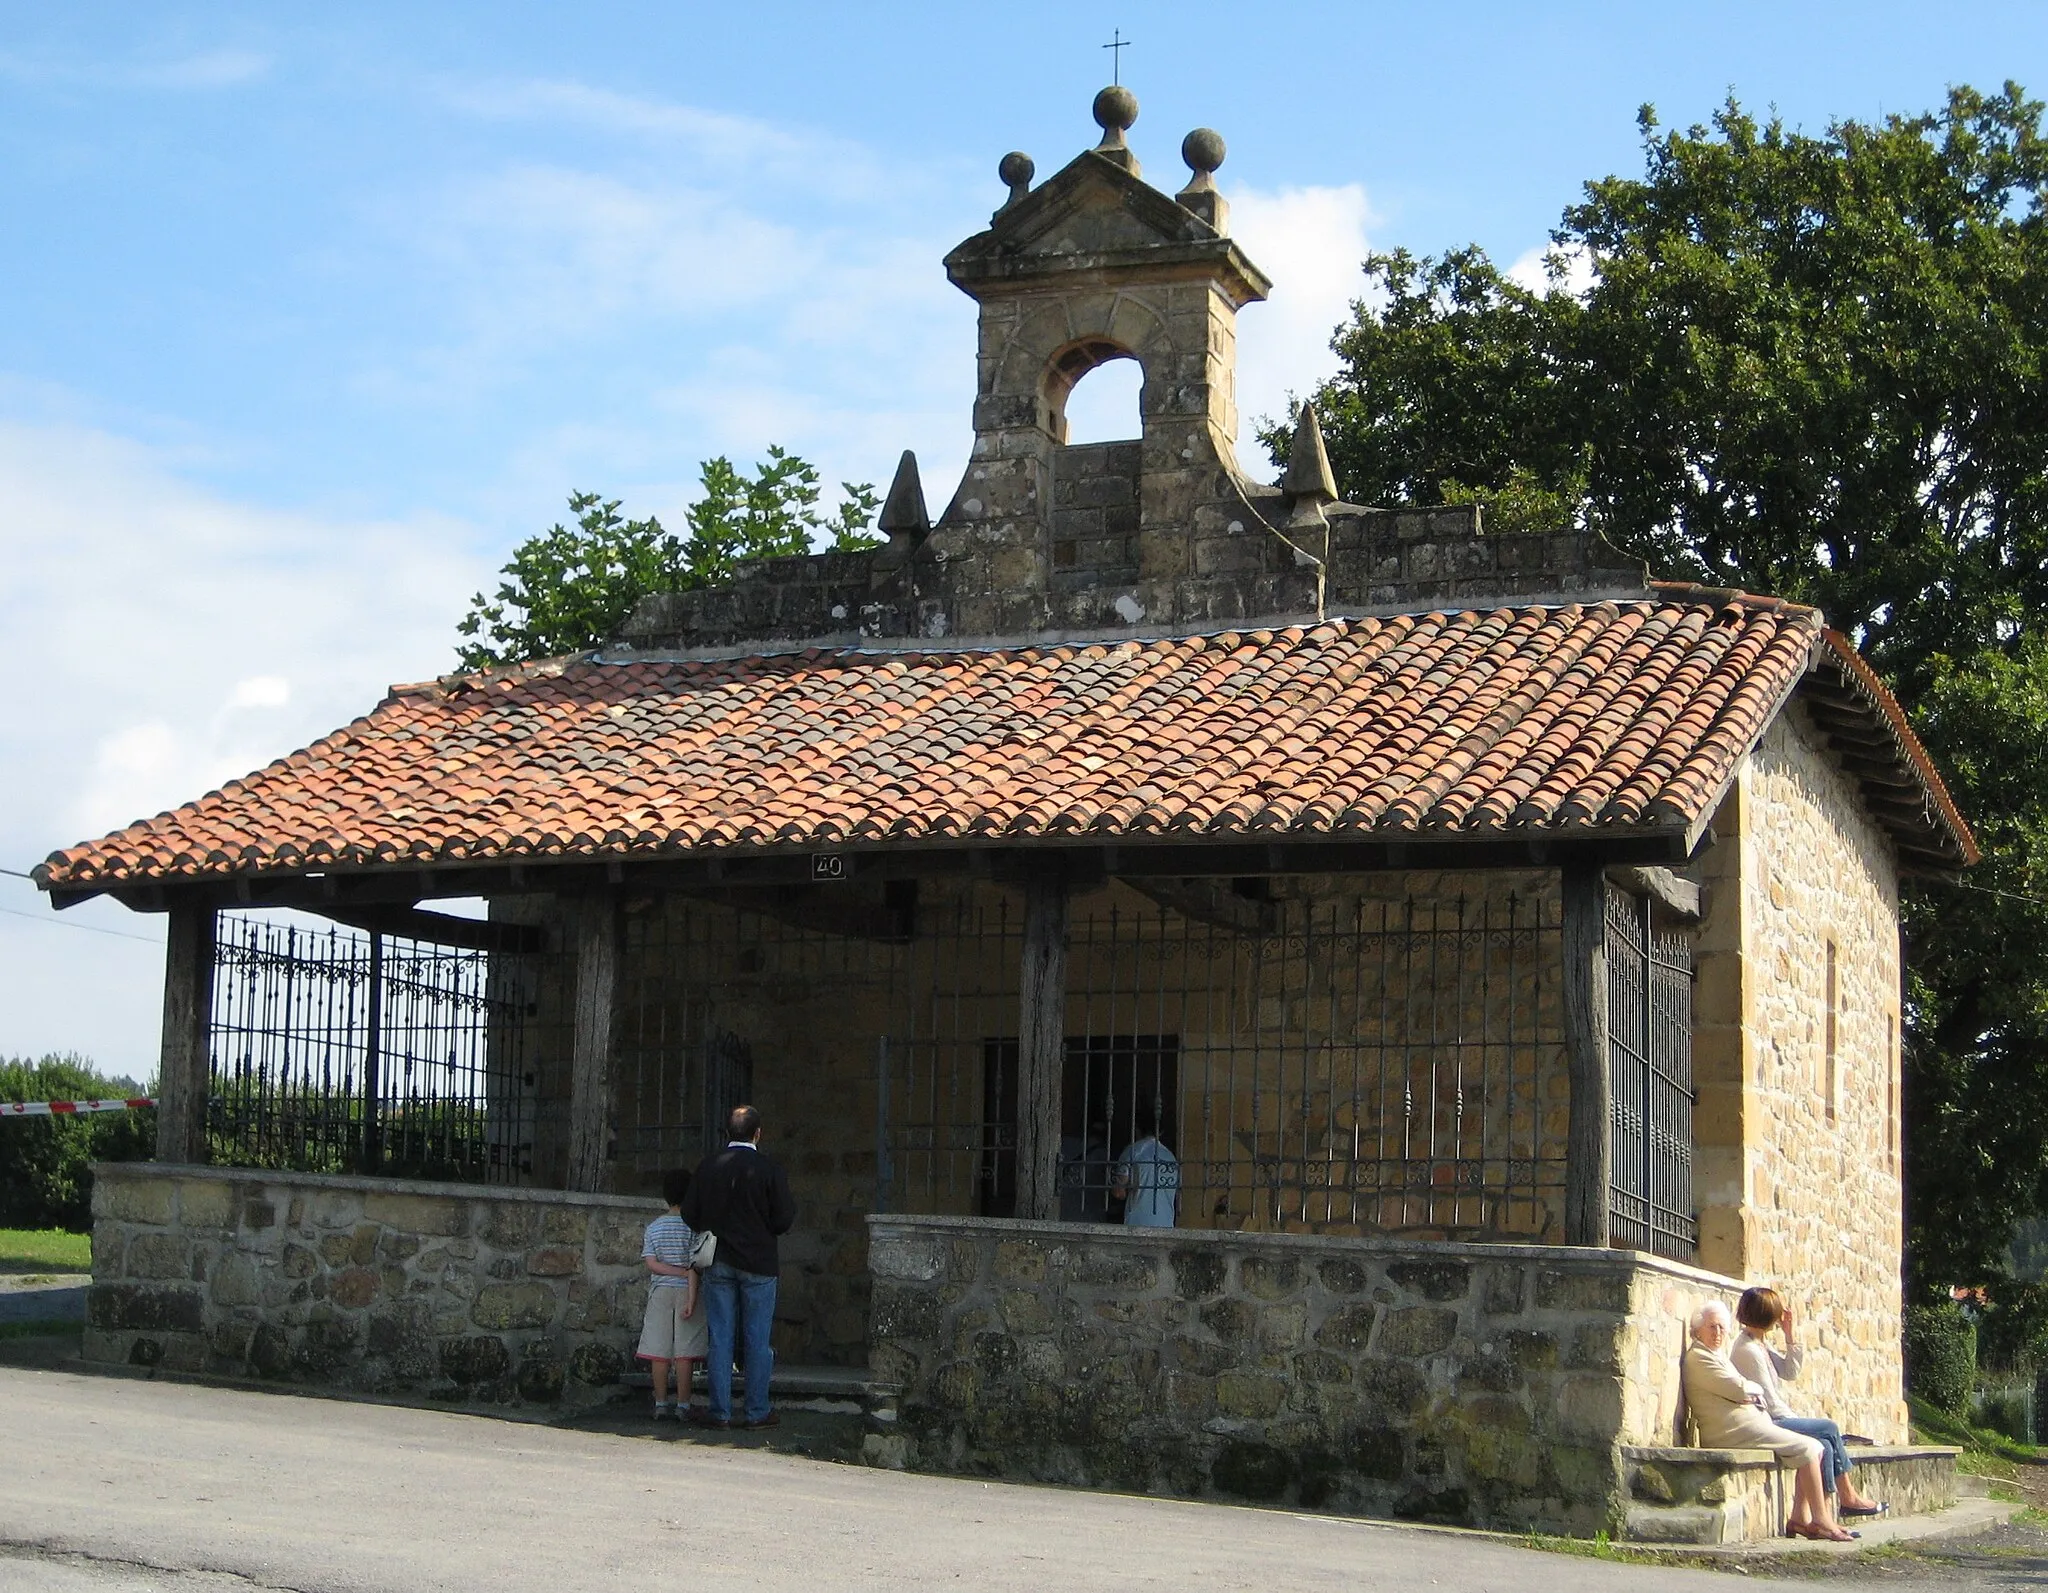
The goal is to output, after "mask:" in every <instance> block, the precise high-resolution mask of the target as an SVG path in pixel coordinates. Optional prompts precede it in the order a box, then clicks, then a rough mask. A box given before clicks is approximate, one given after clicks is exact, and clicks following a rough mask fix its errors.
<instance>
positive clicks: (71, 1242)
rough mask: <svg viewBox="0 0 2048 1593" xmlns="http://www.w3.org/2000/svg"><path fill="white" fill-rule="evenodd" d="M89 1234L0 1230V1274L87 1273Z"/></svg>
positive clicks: (90, 1263) (88, 1267) (88, 1264)
mask: <svg viewBox="0 0 2048 1593" xmlns="http://www.w3.org/2000/svg"><path fill="white" fill-rule="evenodd" d="M90 1271H92V1235H91V1234H89V1233H69V1232H67V1231H65V1230H64V1229H62V1228H0V1272H50V1273H65V1272H90Z"/></svg>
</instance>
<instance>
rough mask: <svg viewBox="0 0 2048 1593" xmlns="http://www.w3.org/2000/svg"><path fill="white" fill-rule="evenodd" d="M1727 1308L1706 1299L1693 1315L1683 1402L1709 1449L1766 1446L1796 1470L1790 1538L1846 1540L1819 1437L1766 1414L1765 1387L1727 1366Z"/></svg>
mask: <svg viewBox="0 0 2048 1593" xmlns="http://www.w3.org/2000/svg"><path fill="white" fill-rule="evenodd" d="M1730 1329H1731V1323H1730V1321H1729V1317H1728V1307H1726V1306H1725V1305H1723V1304H1721V1302H1720V1301H1718V1300H1710V1301H1708V1302H1707V1304H1705V1305H1703V1306H1701V1307H1700V1308H1699V1310H1698V1311H1696V1312H1694V1313H1693V1319H1692V1343H1691V1344H1689V1345H1687V1346H1686V1351H1685V1363H1684V1370H1683V1379H1682V1380H1683V1383H1684V1387H1685V1403H1686V1406H1687V1408H1688V1409H1690V1410H1691V1412H1692V1419H1693V1424H1694V1426H1695V1427H1696V1428H1697V1429H1698V1431H1699V1441H1700V1444H1701V1447H1703V1448H1707V1449H1768V1450H1771V1451H1772V1452H1773V1453H1774V1454H1776V1455H1777V1457H1778V1464H1779V1465H1781V1466H1794V1467H1797V1468H1798V1471H1797V1475H1796V1476H1795V1477H1794V1478H1793V1482H1792V1516H1791V1519H1790V1520H1789V1521H1787V1522H1786V1523H1785V1536H1787V1537H1788V1538H1817V1539H1822V1540H1825V1541H1827V1542H1831V1543H1846V1542H1847V1541H1848V1540H1849V1539H1851V1538H1853V1537H1855V1536H1856V1534H1855V1533H1853V1532H1845V1531H1843V1530H1842V1528H1840V1527H1838V1526H1836V1525H1835V1523H1834V1521H1833V1520H1832V1519H1830V1517H1829V1514H1828V1496H1827V1491H1826V1490H1825V1489H1824V1488H1822V1487H1821V1482H1820V1454H1821V1448H1820V1441H1819V1440H1818V1439H1815V1438H1808V1437H1807V1436H1806V1435H1805V1434H1804V1433H1792V1432H1787V1431H1786V1430H1785V1429H1784V1428H1782V1427H1780V1426H1778V1425H1777V1424H1776V1423H1775V1422H1773V1421H1772V1420H1771V1419H1770V1417H1768V1416H1766V1415H1765V1414H1764V1410H1763V1398H1764V1394H1763V1390H1762V1389H1760V1388H1758V1387H1757V1386H1756V1384H1754V1383H1752V1382H1750V1381H1749V1379H1747V1378H1746V1377H1744V1376H1743V1375H1742V1374H1741V1373H1740V1372H1738V1371H1736V1370H1735V1368H1734V1367H1733V1366H1732V1365H1730V1364H1729V1361H1728V1338H1729V1333H1730Z"/></svg>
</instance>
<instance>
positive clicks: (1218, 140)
mask: <svg viewBox="0 0 2048 1593" xmlns="http://www.w3.org/2000/svg"><path fill="white" fill-rule="evenodd" d="M1180 158H1181V159H1182V160H1184V161H1186V162H1187V163H1188V169H1189V170H1190V171H1197V172H1203V173H1208V172H1212V171H1214V170H1215V169H1216V168H1217V167H1218V166H1221V165H1222V164H1223V135H1222V134H1221V133H1219V132H1217V131H1216V129H1215V128H1213V127H1198V128H1196V129H1195V130H1194V131H1193V132H1192V133H1190V134H1188V136H1187V137H1186V138H1183V139H1182V140H1181V141H1180Z"/></svg>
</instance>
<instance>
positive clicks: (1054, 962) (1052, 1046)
mask: <svg viewBox="0 0 2048 1593" xmlns="http://www.w3.org/2000/svg"><path fill="white" fill-rule="evenodd" d="M1017 991H1018V996H1017V1008H1018V1012H1017V1215H1018V1216H1019V1217H1025V1218H1030V1219H1033V1220H1035V1221H1039V1222H1052V1221H1055V1220H1057V1219H1058V1217H1059V1214H1060V1189H1059V1155H1060V1085H1061V1083H1062V1081H1063V1078H1064V1076H1065V1073H1066V1062H1067V1039H1066V1029H1067V882H1066V880H1065V879H1064V878H1062V877H1061V876H1060V875H1058V874H1045V875H1038V876H1034V877H1033V878H1032V879H1031V880H1030V882H1029V883H1028V884H1027V885H1026V886H1025V894H1024V964H1023V968H1022V970H1021V972H1020V975H1019V978H1018V985H1017Z"/></svg>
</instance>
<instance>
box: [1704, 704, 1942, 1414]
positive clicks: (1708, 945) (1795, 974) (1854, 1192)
mask: <svg viewBox="0 0 2048 1593" xmlns="http://www.w3.org/2000/svg"><path fill="white" fill-rule="evenodd" d="M1714 829H1715V833H1716V836H1717V841H1716V844H1715V845H1714V846H1713V847H1712V848H1710V849H1709V851H1708V852H1707V854H1706V856H1705V857H1704V859H1703V872H1702V878H1703V880H1704V881H1705V882H1706V884H1707V885H1708V888H1709V896H1710V899H1711V902H1712V908H1711V911H1710V913H1709V916H1708V920H1707V922H1706V924H1705V925H1703V927H1702V932H1701V937H1700V958H1699V983H1698V990H1697V994H1696V996H1695V1000H1694V1020H1695V1038H1694V1051H1693V1054H1694V1077H1695V1082H1696V1085H1697V1088H1698V1092H1699V1103H1698V1110H1697V1117H1696V1135H1697V1139H1698V1155H1697V1163H1696V1168H1697V1170H1696V1179H1697V1183H1696V1186H1695V1189H1696V1194H1697V1197H1698V1201H1699V1207H1700V1262H1701V1264H1702V1265H1703V1266H1709V1267H1712V1268H1713V1269H1714V1270H1715V1271H1717V1272H1723V1273H1726V1274H1727V1275H1728V1276H1730V1277H1734V1278H1740V1279H1743V1280H1744V1281H1745V1282H1750V1283H1769V1284H1772V1285H1773V1286H1775V1287H1777V1288H1778V1289H1780V1290H1782V1291H1783V1292H1784V1293H1785V1294H1786V1295H1787V1297H1788V1298H1789V1299H1790V1300H1792V1301H1793V1302H1794V1304H1795V1306H1796V1307H1797V1309H1798V1310H1799V1312H1800V1314H1801V1320H1800V1335H1801V1338H1802V1340H1803V1341H1804V1342H1805V1344H1806V1345H1807V1348H1808V1354H1807V1363H1806V1368H1805V1370H1804V1371H1803V1372H1802V1373H1801V1376H1800V1380H1799V1383H1798V1385H1797V1389H1796V1392H1795V1393H1794V1394H1793V1395H1792V1398H1793V1402H1794V1404H1795V1405H1796V1406H1798V1407H1799V1408H1800V1409H1802V1410H1812V1411H1814V1412H1816V1413H1818V1414H1825V1415H1828V1416H1831V1417H1833V1418H1835V1419H1836V1420H1837V1421H1839V1422H1840V1423H1841V1424H1842V1425H1843V1427H1844V1428H1846V1429H1848V1430H1850V1431H1853V1432H1860V1433H1864V1434H1866V1435H1868V1436H1870V1437H1872V1438H1876V1439H1879V1440H1881V1441H1885V1442H1893V1443H1897V1442H1903V1441H1904V1440H1905V1438H1906V1435H1907V1424H1906V1408H1905V1402H1904V1391H1903V1386H1902V1377H1901V1362H1900V1351H1899V1334H1900V1322H1901V1294H1900V1278H1899V1255H1900V1251H1901V1249H1902V1246H1903V1243H1904V1233H1903V1228H1902V1211H1901V1185H1900V1176H1899V1160H1898V1153H1899V1121H1898V1111H1899V1080H1898V1067H1899V1053H1898V1047H1899V969H1900V961H1899V934H1898V866H1897V862H1896V857H1895V851H1894V847H1893V843H1892V842H1891V840H1890V839H1889V838H1888V837H1887V836H1886V834H1885V833H1884V832H1883V831H1882V830H1881V829H1880V828H1879V827H1878V825H1877V824H1876V823H1875V821H1874V820H1873V819H1872V818H1871V816H1870V814H1869V811H1868V809H1867V808H1866V807H1865V806H1864V804H1863V802H1862V801H1861V799H1860V798H1859V796H1858V794H1857V792H1856V789H1855V788H1854V786H1852V785H1851V784H1850V783H1849V781H1848V780H1847V779H1845V778H1844V776H1843V774H1842V773H1841V771H1840V769H1839V768H1838V767H1837V765H1836V763H1835V761H1834V760H1833V758H1832V757H1831V756H1830V755H1829V754H1828V753H1827V752H1826V751H1825V750H1824V746H1823V744H1822V742H1821V741H1820V739H1819V737H1818V736H1817V734H1816V732H1815V731H1814V729H1813V727H1812V726H1811V724H1810V722H1809V721H1808V719H1807V716H1806V713H1805V711H1804V709H1803V707H1802V706H1800V705H1799V704H1797V703H1795V704H1792V705H1790V706H1789V707H1788V708H1787V710H1786V711H1785V713H1783V714H1782V715H1780V717H1779V718H1778V719H1777V720H1776V721H1775V722H1774V723H1773V724H1772V726H1771V728H1770V729H1769V730H1768V731H1767V732H1766V733H1765V735H1764V738H1763V740H1762V742H1761V743H1760V744H1759V745H1758V747H1757V748H1756V750H1755V751H1754V752H1753V753H1751V755H1750V756H1749V758H1748V759H1747V761H1746V762H1745V764H1744V767H1743V769H1742V772H1741V774H1740V776H1739V778H1738V780H1737V782H1736V785H1735V787H1734V788H1733V789H1732V790H1731V791H1730V793H1729V795H1728V797H1727V799H1726V800H1725V801H1724V803H1723V805H1722V809H1721V812H1720V814H1719V815H1718V817H1717V818H1716V821H1715V825H1714ZM1830 945H1832V946H1833V948H1834V956H1833V964H1834V975H1833V997H1834V1001H1833V1011H1832V1017H1831V1015H1830V1007H1829V994H1830V989H1829V955H1828V948H1829V946H1830ZM1831 1033H1832V1039H1833V1045H1832V1062H1831V1061H1830V1035H1831Z"/></svg>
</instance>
